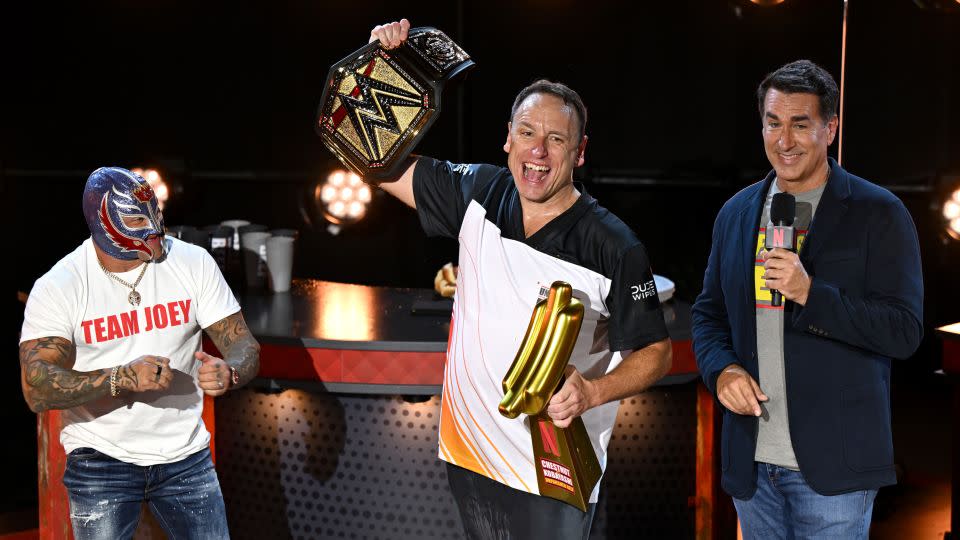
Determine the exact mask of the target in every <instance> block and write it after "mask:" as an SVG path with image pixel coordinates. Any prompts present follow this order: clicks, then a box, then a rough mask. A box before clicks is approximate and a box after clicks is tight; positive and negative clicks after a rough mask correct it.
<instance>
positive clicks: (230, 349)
mask: <svg viewBox="0 0 960 540" xmlns="http://www.w3.org/2000/svg"><path fill="white" fill-rule="evenodd" d="M205 331H206V332H207V335H208V336H210V339H211V340H213V344H214V345H216V346H217V349H218V350H219V351H220V354H221V355H223V359H222V360H221V359H220V358H216V357H214V356H211V355H209V354H207V353H204V352H198V353H197V354H196V357H197V360H200V361H201V362H203V365H202V366H200V371H199V373H198V374H197V380H198V382H199V384H200V388H202V389H203V391H204V392H206V393H207V394H209V395H211V396H219V395H223V393H225V392H226V391H227V390H228V389H230V388H234V387H239V386H242V385H244V384H247V383H248V382H250V381H251V380H252V379H253V378H254V377H256V376H257V372H259V371H260V344H259V343H257V340H256V339H254V338H253V334H251V333H250V329H249V328H247V323H246V321H244V320H243V313H241V312H239V311H238V312H236V313H234V314H233V315H230V316H228V317H225V318H223V319H220V320H219V321H217V322H215V323H213V324H211V325H210V326H208V327H207V328H206V329H205ZM228 366H229V367H228ZM230 367H233V368H234V369H236V370H237V374H238V375H239V378H240V380H239V381H238V382H237V384H236V385H233V384H232V383H231V382H230Z"/></svg>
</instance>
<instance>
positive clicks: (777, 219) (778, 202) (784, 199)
mask: <svg viewBox="0 0 960 540" xmlns="http://www.w3.org/2000/svg"><path fill="white" fill-rule="evenodd" d="M796 217H797V199H796V198H795V197H794V196H793V195H791V194H789V193H784V192H780V193H777V194H775V195H774V196H773V202H771V203H770V221H772V222H773V223H775V224H779V223H783V224H784V225H787V226H791V225H793V220H794V219H795V218H796Z"/></svg>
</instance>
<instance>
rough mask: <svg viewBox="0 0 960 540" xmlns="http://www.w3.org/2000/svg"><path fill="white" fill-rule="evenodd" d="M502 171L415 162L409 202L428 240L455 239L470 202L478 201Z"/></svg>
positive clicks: (424, 159)
mask: <svg viewBox="0 0 960 540" xmlns="http://www.w3.org/2000/svg"><path fill="white" fill-rule="evenodd" d="M502 170H503V169H501V168H499V167H494V166H492V165H466V164H456V163H450V162H449V161H439V160H436V159H433V158H429V157H420V158H419V159H417V165H416V167H415V168H414V170H413V198H414V202H415V203H416V205H417V214H418V215H419V216H420V224H421V225H422V226H423V230H424V232H426V233H427V235H428V236H447V237H451V238H456V237H457V235H458V234H459V233H460V225H461V224H462V223H463V216H464V214H465V213H466V211H467V206H469V204H470V201H471V200H472V199H477V198H482V197H483V194H484V193H485V192H486V191H489V190H490V188H491V185H492V184H493V183H494V180H496V179H497V178H498V177H500V176H502V173H501V171H502Z"/></svg>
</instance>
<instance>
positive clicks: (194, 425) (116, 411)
mask: <svg viewBox="0 0 960 540" xmlns="http://www.w3.org/2000/svg"><path fill="white" fill-rule="evenodd" d="M165 243H166V249H167V257H166V259H165V260H163V261H162V262H160V263H150V264H149V265H148V266H147V270H146V272H145V273H144V275H143V279H142V280H141V281H140V284H139V285H138V286H137V292H139V293H140V295H141V298H142V299H141V302H140V305H139V306H136V307H134V306H132V305H131V304H130V303H129V301H128V300H127V295H128V293H129V292H130V289H129V287H126V286H124V285H122V284H120V283H118V282H117V281H116V280H114V279H112V278H110V277H109V276H108V275H106V274H105V273H104V271H103V270H102V269H101V268H100V266H99V264H98V263H97V256H96V252H95V251H94V247H93V241H92V239H89V238H88V239H87V240H86V241H85V242H83V244H81V245H80V247H78V248H77V249H76V250H74V251H73V252H72V253H70V254H69V255H67V256H66V257H64V258H63V259H61V260H60V261H59V262H57V264H56V265H54V267H53V268H52V269H51V270H50V271H49V272H47V273H46V274H44V275H43V276H42V277H41V278H40V279H38V280H37V282H36V283H35V284H34V286H33V290H32V291H31V292H30V297H29V299H28V301H27V306H26V311H25V312H24V318H23V319H24V320H23V330H22V332H21V334H20V342H21V343H23V342H24V341H29V340H32V339H38V338H43V337H54V336H57V337H62V338H64V339H68V340H70V341H71V342H73V343H74V345H76V349H77V356H76V362H75V363H74V366H73V369H74V370H76V371H93V370H96V369H103V368H110V367H113V366H117V365H123V364H127V363H128V362H130V361H132V360H135V359H136V358H138V357H140V356H143V355H146V354H152V355H157V356H163V357H166V358H169V359H170V367H171V368H173V369H174V378H173V381H172V382H171V385H170V387H169V388H167V389H166V390H164V391H162V392H142V393H132V392H123V393H121V395H120V396H119V397H111V396H109V395H108V396H105V397H103V398H100V399H96V400H93V401H89V402H87V403H85V404H83V405H80V406H77V407H73V408H70V409H65V410H64V411H63V429H62V430H61V431H60V442H61V443H62V444H63V447H64V449H65V450H66V451H67V452H68V453H69V452H71V451H73V450H74V449H76V448H81V447H90V448H94V449H96V450H98V451H100V452H103V453H104V454H107V455H109V456H111V457H113V458H116V459H119V460H121V461H125V462H127V463H133V464H136V465H141V466H145V465H156V464H159V463H171V462H174V461H179V460H180V459H183V458H184V457H186V456H188V455H190V454H192V453H194V452H197V451H199V450H201V449H203V448H205V447H206V446H207V445H208V443H209V441H210V434H209V433H208V432H207V430H206V428H205V427H204V425H203V420H201V418H200V413H201V410H202V408H203V391H202V390H201V389H200V387H199V386H197V383H196V378H197V371H198V370H199V368H200V362H199V361H198V360H196V359H195V358H194V352H196V351H198V350H200V344H201V339H202V332H201V329H202V328H206V327H208V326H210V325H211V324H213V323H215V322H217V321H220V320H222V319H224V318H226V317H228V316H230V315H232V314H234V313H236V312H238V311H240V304H239V303H238V302H237V299H236V298H235V297H234V295H233V292H232V291H231V290H230V288H229V287H228V286H227V283H226V281H224V279H223V275H222V274H221V273H220V269H219V268H218V267H217V264H216V262H214V260H213V258H212V257H211V256H210V254H209V253H207V251H206V250H204V249H203V248H201V247H198V246H194V245H192V244H188V243H186V242H182V241H180V240H178V239H176V238H170V237H167V238H166V239H165ZM140 271H141V267H139V266H138V267H137V268H135V269H133V270H131V271H129V272H123V273H118V274H116V275H117V276H118V277H119V278H120V279H122V280H124V281H126V282H128V283H133V282H134V281H136V279H137V276H138V275H139V274H140Z"/></svg>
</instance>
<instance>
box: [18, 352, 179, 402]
mask: <svg viewBox="0 0 960 540" xmlns="http://www.w3.org/2000/svg"><path fill="white" fill-rule="evenodd" d="M76 354H77V349H76V347H74V345H73V343H71V342H70V341H69V340H67V339H64V338H62V337H44V338H39V339H31V340H29V341H24V342H23V343H21V344H20V386H21V387H22V388H23V397H24V399H26V400H27V405H29V406H30V410H31V411H33V412H41V411H46V410H49V409H69V408H70V407H76V406H77V405H82V404H84V403H86V402H88V401H92V400H94V399H97V398H100V397H103V396H109V395H110V371H111V370H112V368H106V369H98V370H94V371H74V370H73V363H74V361H76ZM169 364H170V360H168V359H166V358H163V357H160V356H152V355H145V356H141V357H139V358H137V359H136V360H134V361H132V362H130V363H129V364H127V365H125V366H122V367H121V368H120V370H119V371H118V372H117V386H118V387H119V388H120V389H123V390H128V391H131V392H142V391H144V390H162V389H164V388H166V387H167V386H169V385H170V380H171V379H172V378H173V374H172V373H171V371H170V369H163V370H161V375H159V376H154V375H155V371H156V368H157V366H161V367H163V368H168V367H169Z"/></svg>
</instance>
